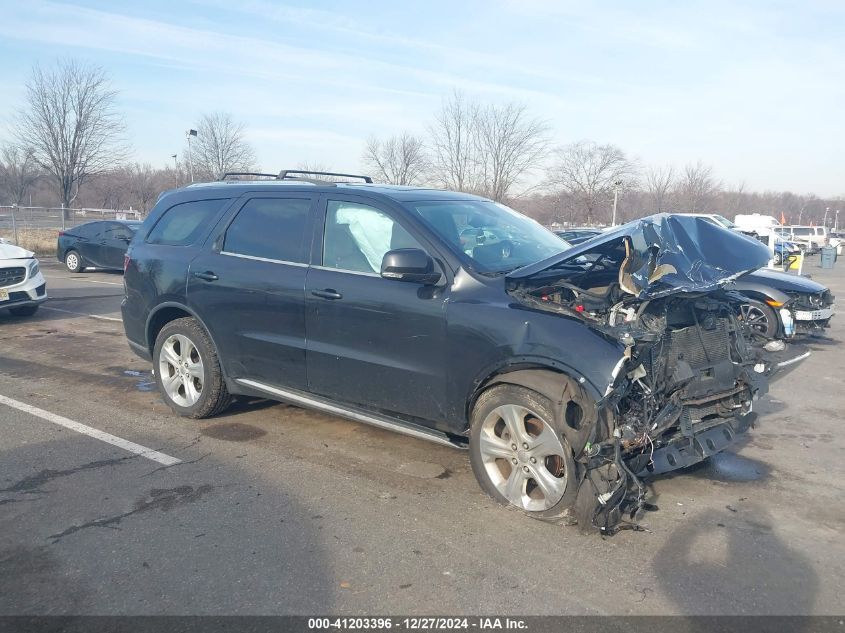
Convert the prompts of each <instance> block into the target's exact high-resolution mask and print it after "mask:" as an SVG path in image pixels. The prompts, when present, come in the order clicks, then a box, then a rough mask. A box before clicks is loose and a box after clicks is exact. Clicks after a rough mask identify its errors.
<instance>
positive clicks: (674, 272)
mask: <svg viewBox="0 0 845 633" xmlns="http://www.w3.org/2000/svg"><path fill="white" fill-rule="evenodd" d="M601 255H605V256H615V257H617V258H620V259H622V262H621V265H620V270H619V283H620V285H621V287H622V289H623V290H624V291H625V292H627V293H629V294H632V295H635V296H637V297H638V298H640V299H654V298H657V297H661V296H665V295H669V294H674V293H681V292H709V291H712V290H715V289H717V288H720V287H722V286H724V285H725V284H727V283H728V282H730V281H732V280H734V279H736V278H737V277H739V276H741V275H743V274H745V273H747V272H750V271H753V270H757V269H758V268H762V267H763V266H765V265H766V264H767V263H768V261H769V250H768V248H767V247H766V246H765V245H763V244H762V243H761V242H759V241H757V240H755V239H754V238H751V237H748V236H746V235H743V234H741V233H739V232H737V231H732V230H730V229H727V228H723V227H721V226H717V225H715V224H713V223H712V222H709V221H708V220H705V219H704V218H701V217H696V216H686V215H672V214H666V213H661V214H657V215H651V216H648V217H645V218H641V219H639V220H634V221H632V222H629V223H627V224H624V225H622V226H619V227H616V228H614V229H611V230H609V231H605V232H604V233H602V234H601V235H597V236H596V237H594V238H592V239H590V240H587V241H586V242H583V243H581V244H578V245H577V246H574V247H573V248H570V249H567V250H565V251H563V252H562V253H559V254H557V255H553V256H552V257H549V258H547V259H544V260H542V261H539V262H536V263H534V264H530V265H528V266H523V267H522V268H519V269H517V270H515V271H513V272H511V273H510V274H508V276H507V277H508V279H514V280H516V279H528V278H530V277H534V276H538V277H539V276H544V277H545V276H548V275H552V274H553V273H554V272H555V271H556V270H558V269H560V271H561V272H564V271H573V270H577V269H578V268H581V269H583V270H584V271H585V272H586V270H587V269H588V268H589V266H590V263H591V261H593V260H595V259H596V257H597V256H601Z"/></svg>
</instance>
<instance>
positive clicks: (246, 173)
mask: <svg viewBox="0 0 845 633" xmlns="http://www.w3.org/2000/svg"><path fill="white" fill-rule="evenodd" d="M230 176H255V177H266V178H273V179H278V177H279V176H278V174H262V173H259V172H254V171H227V172H226V173H225V174H223V175H222V176H220V180H226V179H227V178H229V177H230Z"/></svg>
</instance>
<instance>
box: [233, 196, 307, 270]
mask: <svg viewBox="0 0 845 633" xmlns="http://www.w3.org/2000/svg"><path fill="white" fill-rule="evenodd" d="M311 205H312V199H311V198H253V199H251V200H248V201H247V203H246V204H244V206H243V207H242V208H241V210H240V211H238V214H237V215H236V216H235V219H234V220H232V223H231V224H230V225H229V228H228V229H227V230H226V236H225V237H224V240H223V252H224V253H226V254H229V255H241V256H246V257H254V258H257V259H269V260H273V261H279V262H293V263H299V264H304V263H307V261H308V245H307V242H310V240H306V232H307V230H308V226H309V218H310V215H311Z"/></svg>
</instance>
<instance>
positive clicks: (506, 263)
mask: <svg viewBox="0 0 845 633" xmlns="http://www.w3.org/2000/svg"><path fill="white" fill-rule="evenodd" d="M407 206H408V207H409V208H410V209H411V210H412V211H413V212H415V213H417V214H418V215H419V216H420V217H421V218H422V220H423V221H424V222H425V223H426V224H427V225H428V226H429V227H430V228H431V229H433V230H434V231H435V232H436V233H437V234H438V235H440V237H442V238H443V239H444V240H445V241H446V242H448V243H449V244H450V245H452V246H453V247H454V249H455V250H456V251H457V252H459V253H460V254H461V255H462V256H463V257H465V258H466V259H468V260H469V261H468V263H469V264H470V265H471V266H472V268H473V269H475V270H477V271H478V272H481V273H504V272H509V271H511V270H515V269H517V268H520V267H521V266H526V265H528V264H533V263H534V262H537V261H540V260H542V259H545V258H547V257H550V256H552V255H554V254H556V253H560V252H561V251H564V250H566V249H567V248H569V247H570V245H569V243H567V242H566V241H565V240H563V239H561V238H560V237H558V236H557V235H555V234H554V233H552V232H551V231H549V230H548V229H546V228H544V227H543V226H541V225H540V224H538V223H537V222H535V221H534V220H532V219H531V218H529V217H527V216H524V215H522V214H521V213H519V212H517V211H514V210H513V209H511V208H509V207H506V206H505V205H503V204H499V203H496V202H490V201H486V200H439V201H436V202H410V203H407Z"/></svg>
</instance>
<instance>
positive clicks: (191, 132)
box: [185, 130, 197, 182]
mask: <svg viewBox="0 0 845 633" xmlns="http://www.w3.org/2000/svg"><path fill="white" fill-rule="evenodd" d="M196 135H197V131H196V130H188V131H187V132H185V137H186V138H187V139H188V168H189V169H190V170H191V182H194V159H193V157H192V156H191V137H192V136H196Z"/></svg>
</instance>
